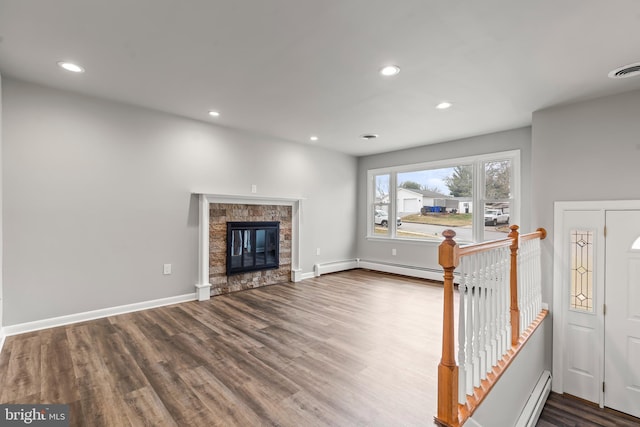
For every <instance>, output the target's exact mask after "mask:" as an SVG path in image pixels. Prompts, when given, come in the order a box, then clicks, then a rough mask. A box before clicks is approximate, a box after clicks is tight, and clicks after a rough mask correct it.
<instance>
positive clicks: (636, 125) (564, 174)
mask: <svg viewBox="0 0 640 427" xmlns="http://www.w3.org/2000/svg"><path fill="white" fill-rule="evenodd" d="M639 117H640V91H634V92H628V93H625V94H622V95H616V96H609V97H605V98H600V99H595V100H590V101H584V102H580V103H575V104H570V105H565V106H560V107H554V108H549V109H546V110H542V111H537V112H535V113H534V114H533V135H532V170H533V187H532V189H533V218H532V220H533V223H534V224H536V226H541V227H545V228H546V229H547V231H548V232H549V235H548V237H547V239H546V241H544V248H545V249H546V250H545V251H544V254H545V259H544V264H543V300H544V301H548V302H549V304H552V302H553V301H552V298H553V292H552V283H553V259H552V250H553V236H554V230H553V209H554V206H553V203H554V202H556V201H562V200H567V201H568V200H578V201H579V200H628V199H636V200H637V199H640V186H639V185H638V184H639V183H640V167H639V166H640V120H639ZM550 306H551V307H552V305H550Z"/></svg>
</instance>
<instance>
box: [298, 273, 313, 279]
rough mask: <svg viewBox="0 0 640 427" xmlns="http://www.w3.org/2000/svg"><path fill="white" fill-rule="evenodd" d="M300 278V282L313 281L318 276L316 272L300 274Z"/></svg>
mask: <svg viewBox="0 0 640 427" xmlns="http://www.w3.org/2000/svg"><path fill="white" fill-rule="evenodd" d="M298 277H299V278H300V280H298V281H301V280H307V279H313V278H314V277H316V274H315V273H314V272H310V273H300V274H299V275H298Z"/></svg>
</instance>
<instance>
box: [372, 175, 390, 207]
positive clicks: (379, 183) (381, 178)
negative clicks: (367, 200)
mask: <svg viewBox="0 0 640 427" xmlns="http://www.w3.org/2000/svg"><path fill="white" fill-rule="evenodd" d="M375 185H376V188H375V190H374V191H375V201H374V203H378V204H388V203H389V175H377V176H376V177H375Z"/></svg>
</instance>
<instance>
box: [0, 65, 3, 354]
mask: <svg viewBox="0 0 640 427" xmlns="http://www.w3.org/2000/svg"><path fill="white" fill-rule="evenodd" d="M1 100H2V76H1V75H0V130H2V101H1ZM2 228H3V227H2V132H0V348H1V347H2V325H3V324H4V323H3V321H2V319H3V307H4V299H3V297H2V296H3V292H2V288H3V286H2V277H3V273H2V271H3V258H4V257H3V256H2V246H3V245H2Z"/></svg>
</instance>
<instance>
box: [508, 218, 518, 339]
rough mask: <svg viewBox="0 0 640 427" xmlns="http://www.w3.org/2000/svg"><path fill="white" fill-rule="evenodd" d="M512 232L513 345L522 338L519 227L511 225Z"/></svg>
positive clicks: (511, 307) (511, 290) (511, 311)
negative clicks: (519, 300)
mask: <svg viewBox="0 0 640 427" xmlns="http://www.w3.org/2000/svg"><path fill="white" fill-rule="evenodd" d="M509 228H510V229H511V233H509V238H510V239H511V246H510V249H511V276H510V278H509V280H510V293H511V306H510V313H511V345H516V344H518V341H519V340H520V308H519V307H518V236H519V235H520V234H519V233H518V228H520V227H518V226H517V225H512V226H511V227H509Z"/></svg>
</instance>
